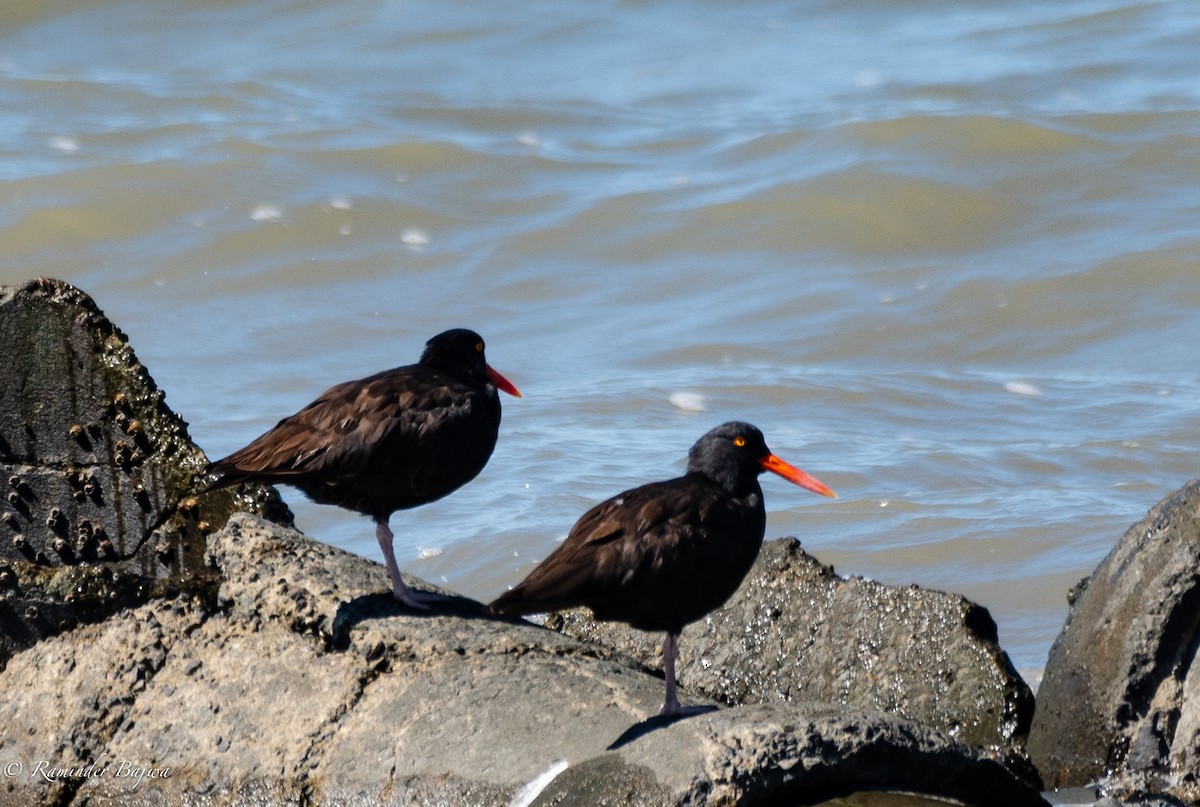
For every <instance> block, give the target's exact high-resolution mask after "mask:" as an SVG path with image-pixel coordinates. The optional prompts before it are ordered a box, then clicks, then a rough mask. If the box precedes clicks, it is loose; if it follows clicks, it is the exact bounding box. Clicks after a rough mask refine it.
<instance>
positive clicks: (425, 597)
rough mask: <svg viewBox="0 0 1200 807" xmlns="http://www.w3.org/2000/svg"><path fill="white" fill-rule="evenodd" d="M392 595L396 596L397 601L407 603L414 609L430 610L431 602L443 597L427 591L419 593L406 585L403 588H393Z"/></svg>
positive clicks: (402, 603)
mask: <svg viewBox="0 0 1200 807" xmlns="http://www.w3.org/2000/svg"><path fill="white" fill-rule="evenodd" d="M392 596H393V597H395V598H396V602H398V603H400V604H401V605H407V606H408V607H409V608H411V609H413V610H414V611H428V610H430V606H429V604H430V603H431V602H435V601H437V600H439V599H442V597H441V595H439V594H432V593H425V592H421V593H417V592H416V591H413V590H412V589H411V588H409V587H408V586H404V587H403V588H393V589H392Z"/></svg>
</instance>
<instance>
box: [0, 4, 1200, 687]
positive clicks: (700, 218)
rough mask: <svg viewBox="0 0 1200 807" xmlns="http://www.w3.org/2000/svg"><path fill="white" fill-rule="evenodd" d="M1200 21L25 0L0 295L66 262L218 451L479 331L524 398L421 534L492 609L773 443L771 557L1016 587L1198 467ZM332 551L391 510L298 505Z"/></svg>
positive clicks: (999, 615)
mask: <svg viewBox="0 0 1200 807" xmlns="http://www.w3.org/2000/svg"><path fill="white" fill-rule="evenodd" d="M1198 41H1200V9H1198V8H1197V7H1196V5H1195V3H1194V2H1192V0H1174V1H1166V2H1130V1H1129V0H1016V1H1015V2H1003V3H1001V2H990V1H988V0H973V1H968V2H944V1H943V2H938V0H932V2H922V3H916V2H907V1H906V0H876V1H875V2H861V1H858V0H850V1H849V2H846V0H841V1H840V2H836V3H835V2H816V1H815V0H800V2H792V1H791V0H789V1H788V2H784V1H783V0H753V1H752V2H747V3H718V2H689V1H687V0H641V1H636V2H634V1H630V2H604V1H603V0H601V1H600V2H590V3H565V2H529V3H522V4H517V5H514V4H499V3H446V2H427V1H423V0H413V1H412V2H400V1H399V0H361V1H360V2H354V3H330V2H325V1H324V0H288V1H287V2H284V1H283V0H244V1H238V0H201V1H200V2H197V1H196V0H188V2H184V1H183V0H156V2H153V3H147V2H132V1H126V0H75V1H74V2H71V3H45V2H37V1H36V0H8V3H7V5H6V8H5V12H4V14H3V15H0V256H2V263H0V282H4V283H18V282H22V281H24V280H27V279H30V278H33V277H36V276H52V277H59V278H63V279H65V280H68V281H70V282H72V283H75V284H76V285H78V286H80V287H81V288H83V289H84V290H85V291H87V292H88V293H89V294H91V295H92V296H93V297H94V298H95V299H96V301H97V302H98V304H99V305H100V306H101V308H103V309H104V310H105V312H106V313H107V314H108V315H109V316H110V317H111V318H112V319H113V320H114V321H115V322H117V324H118V325H120V327H122V328H123V329H124V330H125V331H126V332H127V333H128V334H129V336H130V338H131V340H132V342H133V345H134V348H135V349H136V351H137V353H138V355H139V357H140V358H141V359H142V361H143V362H144V363H145V365H146V366H147V367H148V369H149V370H150V372H151V374H152V375H153V376H154V377H155V379H156V380H157V381H158V383H159V384H160V386H162V387H163V388H164V389H165V390H166V393H167V403H168V404H169V405H170V406H171V407H172V408H173V409H175V410H176V411H177V412H179V413H180V414H181V415H182V416H183V417H184V418H185V419H186V420H187V421H188V422H189V423H190V431H191V434H192V437H193V438H194V439H195V440H196V441H197V442H198V443H199V444H200V445H201V446H202V447H203V448H204V449H205V450H206V451H207V452H208V453H209V455H210V456H212V457H217V456H221V455H224V454H226V453H228V452H230V451H232V450H234V449H236V448H238V447H240V446H241V445H243V444H245V443H246V442H248V441H249V440H251V439H252V438H254V437H255V436H257V435H258V434H260V433H261V432H262V431H264V430H266V429H267V428H269V427H270V426H271V425H273V424H274V423H275V421H276V420H278V419H279V418H280V417H281V416H283V415H286V414H289V413H291V412H293V411H295V410H296V409H298V408H299V407H301V406H302V405H304V404H305V403H307V402H308V401H309V400H311V399H312V398H313V397H314V396H315V395H316V394H317V393H319V392H320V391H321V390H323V389H324V388H326V387H327V386H329V385H331V384H332V383H334V382H338V381H342V380H346V379H350V378H355V377H359V376H362V375H366V374H369V373H371V372H374V371H376V370H380V369H384V368H387V367H392V366H396V365H400V364H407V363H410V362H412V361H414V360H415V359H416V357H417V355H418V354H419V353H420V350H421V346H422V344H423V343H424V341H425V339H426V338H428V337H429V336H431V335H433V334H434V333H436V332H438V331H440V330H443V329H445V328H448V327H456V326H469V327H473V328H475V329H477V330H478V331H480V332H481V333H482V334H483V335H484V336H485V338H486V339H487V340H488V357H489V361H490V362H491V363H492V365H493V366H495V367H496V368H497V369H499V370H500V371H502V372H503V373H505V374H506V375H507V376H508V377H509V378H511V379H512V380H513V382H514V383H516V384H517V385H518V386H519V387H520V388H521V390H522V391H523V393H524V394H525V397H524V398H523V399H521V400H515V399H510V398H506V399H505V400H504V422H503V424H502V426H501V439H500V443H499V446H498V447H497V450H496V452H495V454H494V456H493V458H492V460H491V463H490V464H489V466H488V467H487V469H486V470H485V471H484V472H483V474H482V475H481V476H480V477H479V478H478V479H477V480H475V481H474V482H472V483H471V484H470V485H468V486H467V487H465V488H463V489H462V490H461V491H459V492H457V493H455V494H454V495H452V496H450V497H448V498H446V499H444V500H442V501H440V502H438V503H436V504H433V505H430V506H427V507H424V508H421V509H419V510H416V511H411V512H408V513H399V514H397V515H396V516H395V517H394V518H393V520H392V526H393V528H394V529H395V530H396V532H397V536H398V537H397V550H398V556H399V559H400V562H401V566H402V567H403V568H405V569H406V570H407V571H410V572H412V573H414V574H417V575H419V576H422V577H424V578H426V579H429V580H431V581H434V582H437V583H440V584H443V585H446V586H448V587H450V588H452V589H455V590H457V591H460V592H462V593H464V594H467V595H470V596H472V597H476V598H480V599H486V598H490V597H492V596H494V595H496V594H497V593H499V592H500V591H502V590H503V589H504V588H505V586H507V585H511V584H513V583H515V582H516V581H517V580H519V579H520V578H521V577H522V576H523V574H524V573H526V572H527V571H528V570H529V569H530V568H532V566H533V565H534V564H535V563H536V562H537V561H538V560H539V559H541V558H542V557H544V556H545V555H546V554H547V552H549V551H550V549H551V548H552V547H553V546H554V545H555V542H556V541H558V540H560V539H561V538H562V537H563V536H564V535H565V534H566V532H567V530H568V529H569V528H570V526H571V524H572V523H573V522H574V520H575V519H576V518H577V517H578V516H579V515H580V514H581V513H582V512H583V511H584V510H585V509H586V508H587V507H588V506H589V505H590V504H591V503H594V502H595V501H598V500H600V499H602V498H605V497H607V496H610V495H612V494H615V493H617V492H618V491H620V490H622V489H624V488H627V487H630V486H633V485H636V484H640V483H642V482H646V481H651V480H656V479H662V478H666V477H668V476H672V475H675V474H677V473H678V472H680V470H681V469H682V467H683V461H684V458H685V456H686V452H687V449H688V447H689V446H690V445H691V443H692V442H693V441H694V440H695V439H696V438H697V437H699V436H700V435H701V434H702V433H703V432H704V431H706V430H707V429H708V428H710V427H711V426H713V425H716V424H718V423H720V422H722V421H725V420H729V419H734V418H737V419H742V420H748V421H750V422H752V423H754V424H756V425H757V426H759V427H760V428H761V429H762V430H763V431H764V432H765V434H766V435H767V438H768V442H769V444H770V445H771V447H772V449H773V450H774V451H775V453H777V454H779V455H780V456H782V457H784V458H785V459H788V460H790V461H792V462H793V463H795V464H797V465H799V466H800V467H803V468H805V469H806V470H808V471H809V472H811V473H813V474H814V475H816V476H817V477H819V478H820V479H821V480H823V481H824V482H826V483H827V484H829V485H830V486H831V487H833V488H834V489H835V490H837V491H838V493H839V494H840V498H839V499H838V500H837V501H829V500H825V499H821V498H819V497H816V496H812V495H811V494H809V493H807V492H805V491H802V490H800V489H798V488H794V487H792V486H790V485H787V484H786V483H784V482H782V481H781V480H778V479H775V478H774V477H770V476H769V475H768V476H767V477H764V480H763V486H764V490H765V493H766V498H767V507H768V511H769V513H770V516H769V523H768V537H782V536H787V535H795V536H797V537H799V538H800V539H801V541H802V542H803V544H804V546H805V547H806V548H807V549H808V551H810V552H812V553H814V554H815V555H816V556H817V557H818V558H820V559H821V560H823V561H825V562H828V563H832V564H833V565H834V566H835V567H836V568H837V569H838V571H839V572H840V573H843V574H847V575H863V576H866V577H870V578H874V579H877V580H881V581H884V582H888V583H895V584H908V583H917V584H920V585H922V586H929V587H933V588H937V589H943V590H947V591H954V592H959V593H962V594H964V595H966V596H968V597H970V598H972V599H974V600H976V601H978V602H980V603H982V604H983V605H985V606H986V607H988V608H989V609H990V611H991V613H992V614H993V616H994V617H995V618H996V620H997V622H998V624H999V627H1000V638H1001V642H1002V643H1003V645H1004V646H1005V648H1006V649H1007V650H1008V651H1009V653H1010V654H1011V655H1012V657H1013V659H1014V662H1015V663H1016V665H1017V667H1018V668H1019V669H1020V670H1021V671H1022V673H1023V674H1024V675H1025V676H1026V678H1027V679H1028V680H1029V681H1030V682H1031V683H1033V684H1036V683H1037V681H1038V679H1039V677H1040V674H1041V669H1042V667H1043V665H1044V663H1045V659H1046V654H1047V651H1048V649H1049V647H1050V644H1051V642H1052V641H1053V639H1054V637H1055V635H1056V634H1057V632H1058V630H1059V628H1060V627H1061V624H1062V621H1063V618H1064V617H1065V615H1066V591H1067V589H1068V588H1069V587H1070V586H1071V585H1073V584H1074V583H1075V582H1077V581H1078V580H1079V579H1080V578H1082V577H1084V576H1086V575H1087V574H1089V573H1090V572H1091V570H1092V569H1093V568H1094V567H1095V565H1096V564H1097V562H1098V561H1099V560H1100V559H1101V558H1102V557H1103V556H1104V555H1105V554H1106V553H1107V552H1108V550H1109V549H1110V548H1111V546H1112V545H1113V543H1114V542H1115V541H1116V540H1117V539H1118V538H1119V537H1120V536H1121V534H1122V532H1123V531H1124V530H1125V528H1126V527H1128V526H1129V525H1130V524H1132V523H1133V522H1134V521H1136V520H1137V519H1139V518H1140V517H1141V516H1142V515H1143V513H1144V512H1145V511H1146V510H1147V509H1148V508H1149V507H1151V506H1152V505H1153V504H1154V503H1155V502H1157V501H1158V500H1159V499H1161V498H1162V497H1163V496H1165V495H1167V494H1169V493H1171V492H1173V491H1174V490H1176V489H1177V488H1179V487H1180V486H1181V485H1183V484H1184V483H1186V482H1187V481H1189V480H1190V479H1192V478H1193V477H1195V476H1196V475H1197V473H1198V471H1200V463H1198V462H1197V459H1196V453H1195V450H1194V449H1195V446H1196V443H1197V438H1198V436H1200V434H1198V431H1197V426H1198V423H1197V411H1198V409H1200V370H1198V365H1197V362H1196V337H1197V334H1198V333H1200V235H1198V230H1197V222H1200V193H1198V192H1197V188H1198V187H1200V81H1197V79H1196V68H1197V57H1196V43H1197V42H1198ZM283 493H284V496H285V498H286V499H287V500H288V502H289V503H290V504H291V505H292V506H293V508H294V510H295V512H296V514H297V519H298V524H299V526H300V527H301V528H302V529H303V530H304V531H305V532H306V533H308V534H309V535H312V536H314V537H317V538H320V539H322V540H325V541H328V542H330V543H332V544H335V545H338V546H341V547H344V548H346V549H349V550H351V551H354V552H357V553H360V554H363V555H365V556H368V557H371V558H376V559H378V556H379V553H378V548H377V546H376V544H375V541H374V537H373V530H372V528H371V525H370V523H369V522H368V521H367V520H366V519H365V518H362V517H359V516H355V515H353V514H349V513H345V512H342V511H339V510H337V509H335V508H328V507H320V506H315V505H311V504H308V503H306V502H305V501H304V500H303V498H302V497H301V496H300V495H299V494H297V493H295V492H294V491H291V490H290V489H287V488H284V489H283Z"/></svg>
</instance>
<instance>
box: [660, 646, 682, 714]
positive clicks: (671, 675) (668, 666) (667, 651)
mask: <svg viewBox="0 0 1200 807" xmlns="http://www.w3.org/2000/svg"><path fill="white" fill-rule="evenodd" d="M678 657H679V634H678V633H668V634H667V636H666V638H665V639H663V675H664V676H665V677H666V679H667V699H666V701H665V702H664V703H663V707H662V709H660V710H659V712H658V713H659V714H660V715H668V716H676V715H680V714H682V713H683V710H682V709H680V708H679V699H678V698H677V697H675V659H676V658H678Z"/></svg>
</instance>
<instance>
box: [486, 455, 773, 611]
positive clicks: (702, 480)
mask: <svg viewBox="0 0 1200 807" xmlns="http://www.w3.org/2000/svg"><path fill="white" fill-rule="evenodd" d="M764 528H765V511H764V509H763V506H762V496H761V493H759V494H758V495H757V496H755V495H751V496H749V497H745V498H737V497H734V496H731V495H729V494H728V493H726V492H725V491H723V490H721V489H720V488H719V487H718V486H717V485H715V484H714V483H712V481H711V480H709V479H707V478H706V477H703V476H699V475H689V476H685V477H681V478H679V479H672V480H669V481H667V482H657V483H653V484H650V485H644V486H642V487H640V488H635V489H634V490H630V491H626V492H625V493H622V494H620V495H619V496H615V497H613V498H612V499H609V500H608V501H605V502H602V503H601V504H599V505H596V506H595V507H593V508H592V509H591V510H589V511H588V512H587V513H585V514H584V515H583V517H582V518H580V519H579V521H578V522H576V524H575V526H574V527H573V528H572V529H571V532H570V534H569V535H568V536H567V539H566V540H565V541H564V542H563V543H562V544H561V545H560V546H559V547H558V548H557V549H555V550H554V552H552V553H551V554H550V556H549V557H547V558H546V560H544V561H543V562H542V563H541V564H540V565H539V566H538V567H537V568H536V569H534V570H533V571H532V572H531V573H530V574H529V576H528V577H527V578H526V579H525V580H524V581H523V582H522V583H521V584H520V585H518V586H517V587H516V588H514V589H513V590H511V591H509V592H506V593H505V594H503V595H501V596H500V597H499V598H498V599H497V600H496V601H495V602H494V603H492V604H491V605H490V606H489V609H490V610H491V611H492V612H493V613H500V614H510V615H520V614H529V613H539V612H544V611H555V610H561V609H563V608H571V607H575V606H579V605H586V606H588V607H590V608H591V609H592V610H593V612H594V613H595V615H596V618H597V619H611V620H618V621H623V622H629V623H630V624H631V625H633V626H634V627H637V628H642V629H644V630H678V629H681V628H682V627H683V625H685V624H687V623H688V622H692V621H694V620H696V619H699V618H700V617H701V616H703V615H704V614H706V613H708V612H709V611H711V610H712V609H714V608H716V607H719V606H720V605H721V604H722V603H723V602H724V601H725V600H726V599H728V597H729V595H730V594H732V593H733V591H734V590H735V589H736V588H737V586H738V584H739V583H741V581H742V578H743V577H745V575H746V572H747V571H749V569H750V566H751V564H753V562H754V559H755V557H757V555H758V550H759V547H760V546H761V545H762V537H763V530H764Z"/></svg>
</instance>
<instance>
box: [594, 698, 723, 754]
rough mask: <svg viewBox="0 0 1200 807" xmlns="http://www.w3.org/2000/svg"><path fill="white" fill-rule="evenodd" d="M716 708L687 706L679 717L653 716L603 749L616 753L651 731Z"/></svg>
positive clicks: (633, 726)
mask: <svg viewBox="0 0 1200 807" xmlns="http://www.w3.org/2000/svg"><path fill="white" fill-rule="evenodd" d="M717 708H718V707H716V706H687V707H684V710H683V714H679V715H655V716H654V717H651V718H648V719H646V720H643V721H642V722H641V723H635V724H634V725H632V726H630V727H629V728H627V729H625V731H623V732H622V733H621V736H620V737H618V738H617V739H615V740H613V743H612V745H610V746H608V748H606V749H604V750H606V751H616V750H617V749H618V748H622V747H624V746H626V745H629V744H630V743H631V742H633V741H634V740H638V739H641V738H642V737H645V736H646V735H647V734H649V733H650V732H652V731H657V730H659V729H665V728H666V727H667V726H672V725H674V724H676V723H678V722H679V721H680V720H687V719H688V718H689V717H699V716H700V715H705V714H708V713H709V712H715V711H717Z"/></svg>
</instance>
